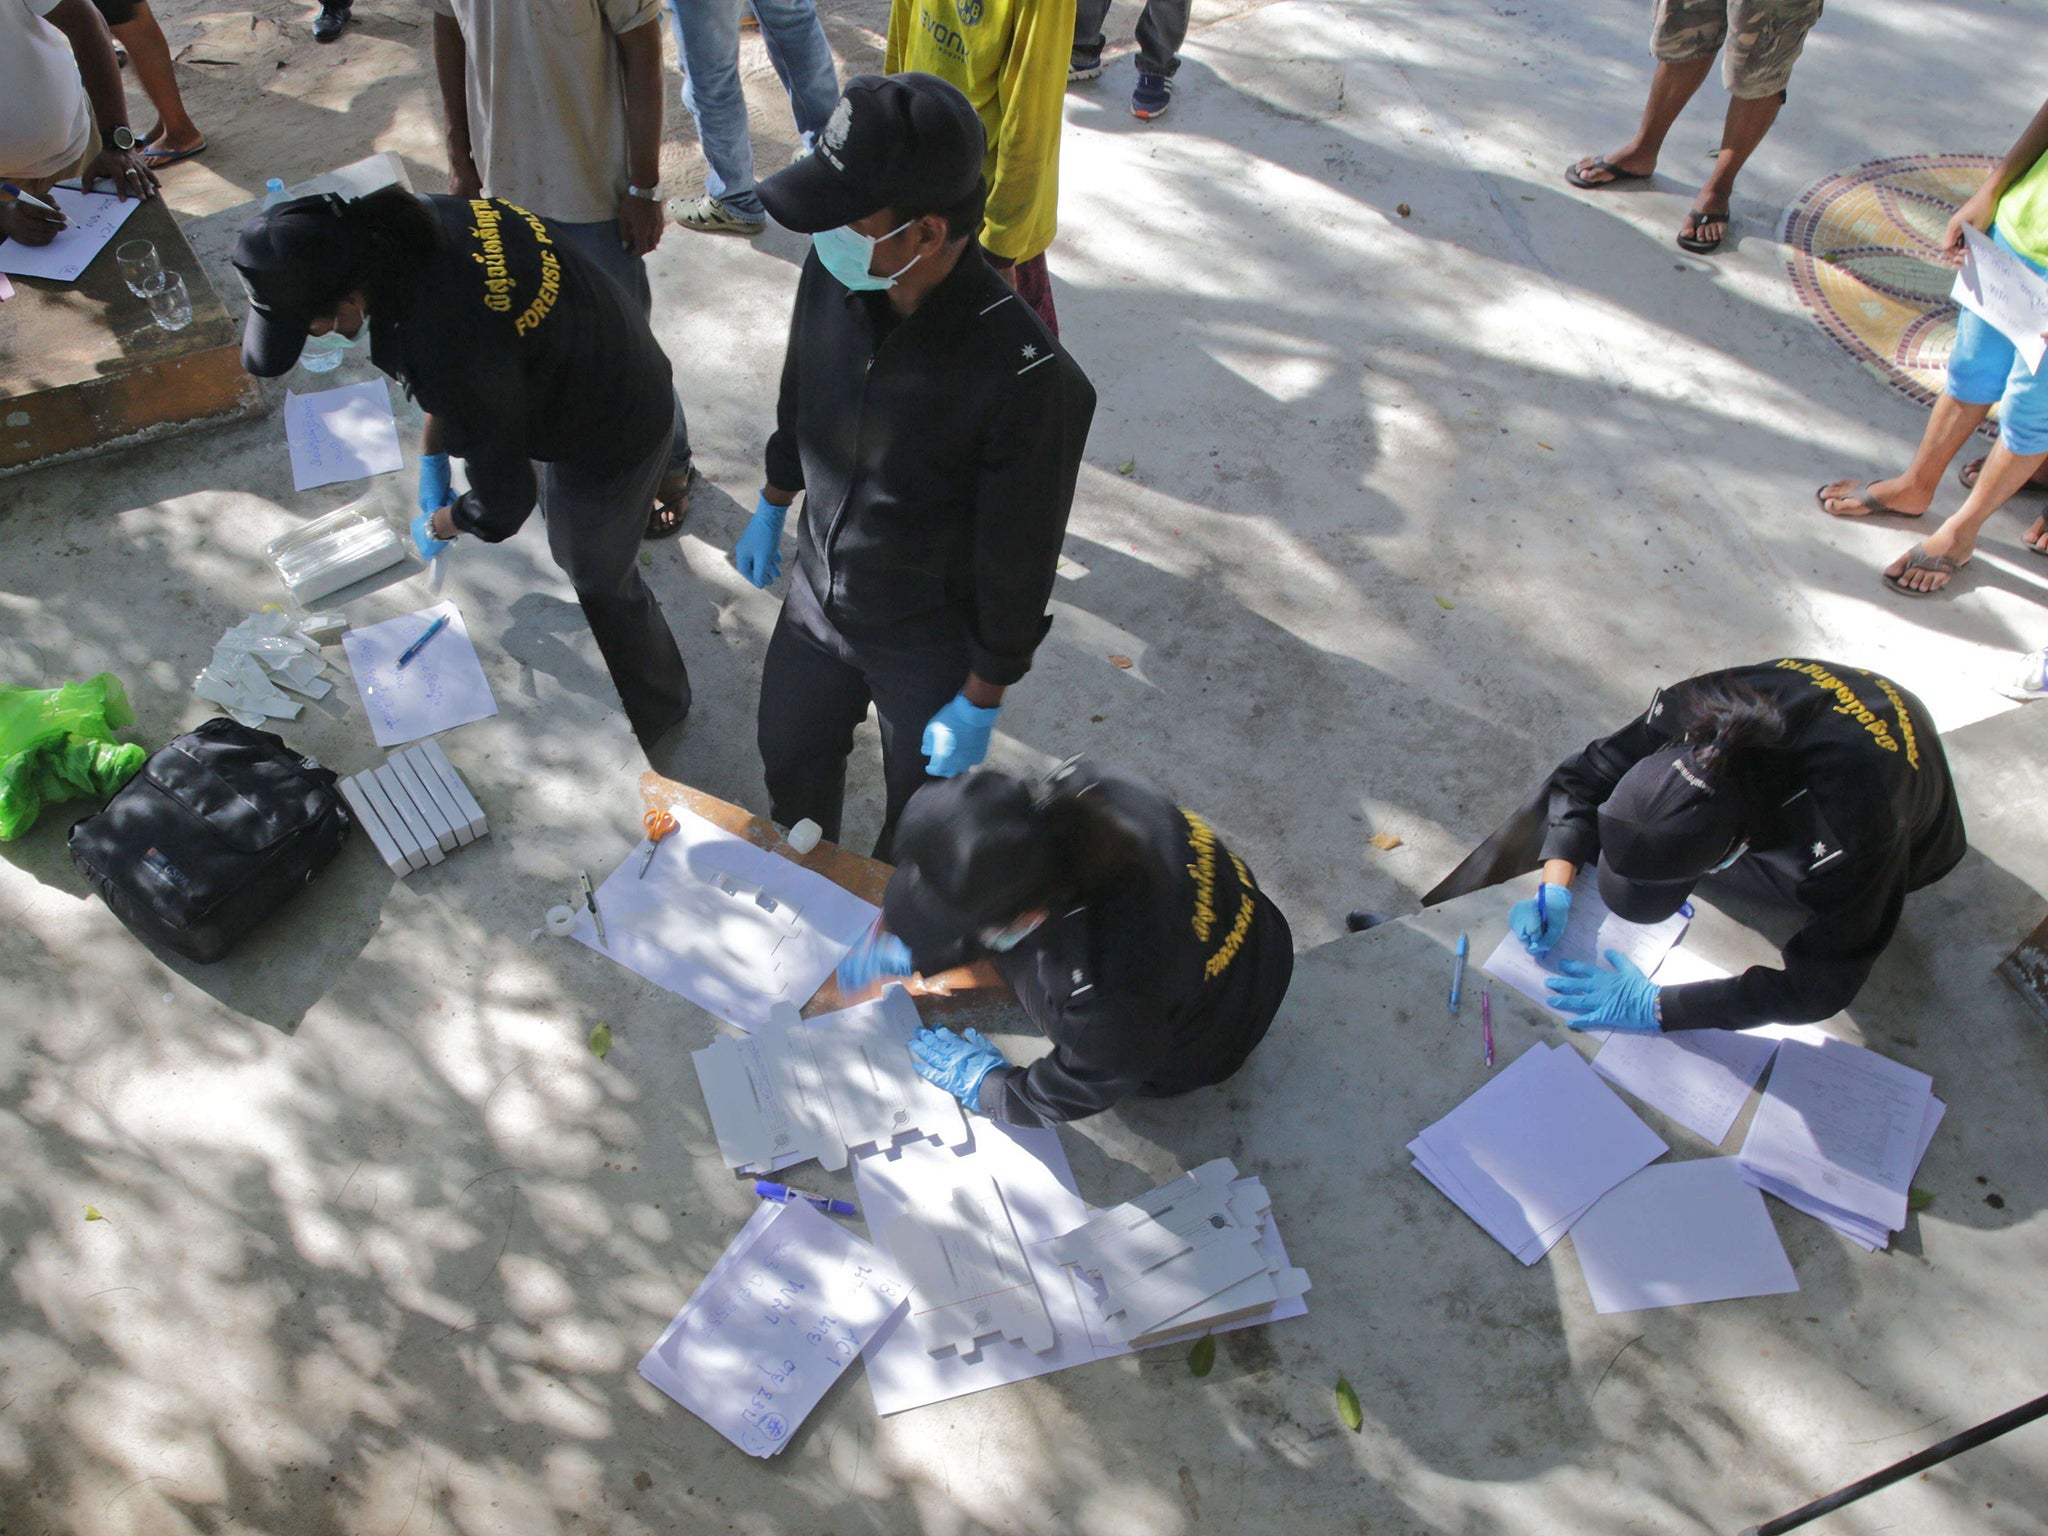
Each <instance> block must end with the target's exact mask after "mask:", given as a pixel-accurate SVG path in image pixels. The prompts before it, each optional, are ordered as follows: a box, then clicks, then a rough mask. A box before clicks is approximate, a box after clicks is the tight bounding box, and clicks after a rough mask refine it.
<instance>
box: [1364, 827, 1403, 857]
mask: <svg viewBox="0 0 2048 1536" xmlns="http://www.w3.org/2000/svg"><path fill="white" fill-rule="evenodd" d="M1366 841H1367V842H1369V843H1371V844H1372V845H1373V847H1375V848H1377V849H1379V850H1380V852H1382V853H1387V852H1391V851H1392V850H1393V849H1396V848H1398V847H1400V846H1401V839H1399V838H1398V837H1396V836H1394V834H1393V833H1391V832H1375V833H1373V835H1372V836H1371V837H1369V838H1367V839H1366Z"/></svg>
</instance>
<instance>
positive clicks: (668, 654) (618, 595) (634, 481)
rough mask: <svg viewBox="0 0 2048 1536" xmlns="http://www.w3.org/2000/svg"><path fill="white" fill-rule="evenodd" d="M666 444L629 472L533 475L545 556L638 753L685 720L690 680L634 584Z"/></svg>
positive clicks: (648, 598) (645, 591) (558, 470)
mask: <svg viewBox="0 0 2048 1536" xmlns="http://www.w3.org/2000/svg"><path fill="white" fill-rule="evenodd" d="M668 453H669V434H668V433H666V432H664V433H663V434H662V436H661V441H660V442H659V443H658V444H657V445H655V447H654V448H653V449H652V450H650V451H649V452H648V453H647V454H646V456H645V457H643V458H642V459H641V460H640V461H639V462H638V463H636V464H629V465H627V466H625V467H624V468H623V469H609V468H608V469H602V470H599V469H591V468H588V467H586V466H583V465H579V464H573V463H557V464H544V465H542V466H540V469H541V475H540V510H541V516H542V517H543V518H544V519H546V521H547V528H548V550H549V552H550V553H551V554H553V555H554V557H555V564H557V565H559V566H560V567H561V568H562V571H563V573H564V574H565V575H567V576H568V578H569V585H570V586H572V587H574V588H575V589H576V601H577V602H579V603H581V604H582V605H583V616H584V618H586V619H588V620H589V621H590V633H591V634H592V636H594V637H595V638H596V640H597V649H598V652H599V654H600V655H602V656H603V657H604V664H605V668H606V670H608V671H609V672H610V673H611V675H612V685H613V686H614V687H616V688H617V689H618V690H619V702H620V703H622V704H624V705H625V707H626V719H627V721H628V722H629V723H630V724H631V725H632V727H633V734H634V735H635V736H637V737H638V738H639V739H640V745H641V746H643V747H649V746H652V745H653V744H654V740H655V738H656V737H657V736H659V735H661V734H662V732H664V731H666V730H668V729H669V728H670V727H671V726H673V725H676V724H678V723H680V722H681V720H682V718H683V716H685V715H687V714H688V713H689V712H690V673H689V670H688V669H687V668H686V667H685V666H684V665H683V653H682V652H681V651H680V650H679V649H677V647H676V637H675V633H674V632H673V631H672V630H670V628H669V627H668V620H667V619H665V618H664V617H662V612H661V605H660V604H659V603H657V602H656V601H655V600H654V593H653V591H652V590H651V589H650V588H649V587H648V585H647V583H646V582H645V581H644V580H642V579H641V576H640V540H641V538H642V536H643V535H644V534H645V533H646V531H647V509H648V508H649V507H651V506H653V505H654V490H655V487H656V486H658V485H659V484H660V483H661V477H662V476H663V475H664V474H665V473H666V472H667V470H668Z"/></svg>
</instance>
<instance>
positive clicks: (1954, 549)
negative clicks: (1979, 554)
mask: <svg viewBox="0 0 2048 1536" xmlns="http://www.w3.org/2000/svg"><path fill="white" fill-rule="evenodd" d="M1937 544H1938V545H1940V546H1942V547H1941V548H1939V549H1937V548H1935V547H1934V546H1936V545H1937ZM1975 551H1976V545H1975V543H1974V542H1965V541H1964V540H1962V539H1957V538H1952V537H1950V536H1948V535H1946V534H1944V533H1943V532H1942V531H1941V530H1939V529H1937V530H1936V531H1935V532H1934V533H1933V534H1932V535H1930V536H1929V537H1928V538H1927V539H1926V541H1925V542H1923V543H1920V544H1916V545H1914V546H1913V547H1912V548H1911V549H1909V550H1907V551H1906V552H1905V553H1904V554H1903V555H1901V556H1899V558H1898V559H1896V560H1894V561H1893V562H1892V563H1891V564H1890V565H1888V566H1886V567H1885V568H1884V584H1885V585H1886V586H1888V587H1890V588H1891V589H1892V590H1893V591H1894V592H1897V593H1899V594H1900V595H1901V596H1903V597H1932V596H1934V594H1935V593H1937V592H1940V591H1944V590H1946V589H1947V587H1948V584H1949V583H1950V582H1951V581H1953V580H1955V575H1956V572H1957V571H1959V570H1961V569H1962V568H1963V567H1964V566H1966V565H1968V564H1969V563H1970V556H1971V555H1972V554H1973V553H1975Z"/></svg>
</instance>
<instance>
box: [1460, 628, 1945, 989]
mask: <svg viewBox="0 0 2048 1536" xmlns="http://www.w3.org/2000/svg"><path fill="white" fill-rule="evenodd" d="M1703 682H1708V683H1732V684H1736V685H1739V686H1742V687H1746V688H1753V689H1755V690H1756V691H1757V692H1759V693H1761V694H1763V695H1764V696H1765V697H1766V698H1769V699H1771V700H1772V701H1773V702H1775V703H1776V704H1777V705H1778V707H1779V708H1780V709H1782V710H1783V711H1784V713H1785V719H1786V724H1787V726H1788V729H1787V731H1786V735H1785V740H1784V742H1783V743H1782V744H1781V745H1780V746H1779V747H1777V748H1775V749H1774V750H1772V751H1770V752H1769V753H1767V754H1765V755H1764V767H1763V770H1762V772H1761V774H1760V775H1759V778H1758V781H1757V784H1756V785H1755V788H1754V796H1753V798H1754V800H1755V802H1756V804H1757V806H1758V814H1759V816H1760V818H1761V819H1760V821H1759V822H1758V823H1757V824H1756V825H1755V826H1754V827H1753V828H1752V830H1751V832H1750V834H1749V836H1750V847H1749V851H1748V852H1747V853H1745V854H1744V855H1743V856H1742V858H1741V859H1740V860H1738V861H1737V868H1736V871H1731V873H1736V872H1742V873H1747V874H1749V875H1751V876H1752V877H1755V878H1753V879H1752V880H1751V881H1750V882H1748V883H1750V884H1751V885H1752V887H1754V886H1755V885H1756V884H1759V883H1760V884H1762V885H1764V886H1766V887H1768V888H1769V889H1771V890H1774V891H1776V892H1780V893H1783V895H1784V896H1786V897H1787V898H1788V899H1789V900H1790V901H1791V902H1793V903H1794V904H1795V905H1796V906H1797V907H1799V908H1802V909H1804V911H1805V912H1806V913H1807V914H1809V920H1808V922H1807V923H1806V925H1805V926H1804V927H1803V928H1801V929H1800V930H1799V932H1798V933H1796V934H1794V935H1793V936H1792V939H1791V941H1790V942H1789V943H1788V944H1786V946H1785V949H1784V969H1783V970H1774V969H1772V968H1771V967H1769V966H1763V965H1755V966H1751V967H1750V968H1749V969H1748V970H1746V971H1744V972H1743V973H1742V974H1741V975H1740V976H1732V977H1730V978H1728V979H1727V980H1725V981H1700V982H1690V983H1687V984H1685V985H1682V986H1671V987H1666V988H1665V989H1664V992H1663V998H1662V1003H1663V1012H1664V1027H1665V1028H1666V1029H1747V1028H1749V1027H1750V1026H1752V1025H1756V1024H1764V1023H1772V1022H1776V1023H1783V1024H1804V1023H1811V1022H1812V1021H1814V1020H1816V1019H1824V1018H1826V1017H1828V1015H1830V1014H1832V1013H1836V1012H1839V1011H1840V1010H1841V1009H1843V1008H1846V1007H1847V1006H1848V1005H1849V1004H1850V1003H1851V1002H1852V1001H1853V1000H1854V999H1855V997H1856V994H1857V992H1858V991H1859V990H1861V988H1862V986H1863V982H1864V980H1865V978H1866V977H1868V976H1869V974H1870V968H1871V967H1872V966H1873V965H1875V964H1876V963H1877V957H1878V956H1879V955H1881V954H1883V953H1884V948H1885V946H1886V945H1887V944H1889V943H1890V942H1891V937H1892V933H1893V932H1894V930H1896V929H1897V927H1898V925H1899V913H1900V911H1901V909H1902V908H1903V907H1904V905H1905V900H1906V893H1907V892H1908V891H1915V890H1918V889H1920V887H1922V886H1924V885H1932V884H1933V883H1934V882H1935V881H1936V880H1939V879H1940V878H1941V877H1942V876H1943V875H1945V874H1947V873H1948V872H1949V871H1950V870H1952V869H1954V868H1955V867H1956V864H1957V862H1958V861H1959V860H1960V859H1961V858H1962V856H1963V852H1964V849H1965V847H1966V846H1967V845H1966V843H1965V839H1964V834H1963V813H1962V807H1961V805H1960V804H1958V802H1957V800H1956V790H1955V781H1954V780H1953V779H1952V778H1951V777H1950V775H1949V768H1948V758H1947V757H1946V756H1945V755H1944V754H1943V752H1942V750H1941V738H1940V737H1939V736H1937V735H1936V734H1935V730H1934V725H1933V723H1932V721H1930V720H1929V718H1928V715H1927V706H1926V705H1924V704H1922V703H1921V702H1920V701H1919V700H1918V699H1916V698H1915V697H1913V695H1912V694H1910V693H1908V692H1906V690H1905V689H1903V688H1901V687H1899V686H1898V685H1897V684H1895V683H1893V682H1892V681H1890V679H1888V678H1883V677H1879V676H1878V675H1877V674H1876V673H1874V672H1867V671H1864V670H1863V669H1861V668H1856V667H1838V666H1835V665H1833V664H1831V663H1828V662H1823V661H1808V660H1804V659H1802V658H1799V657H1786V658H1784V659H1783V660H1779V661H1767V662H1761V663H1758V664H1757V665H1755V666H1747V667H1733V668H1730V669H1729V670H1727V671H1725V672H1710V673H1707V674H1706V675H1705V676H1703V677H1697V678H1688V679H1686V680H1685V681H1684V682H1680V683H1673V684H1672V685H1671V686H1670V687H1668V688H1664V689H1660V690H1659V691H1658V693H1657V695H1656V697H1654V698H1653V699H1651V700H1650V707H1649V708H1648V709H1647V710H1645V711H1644V712H1643V714H1642V715H1641V716H1640V717H1638V718H1637V719H1636V720H1634V721H1633V722H1632V723H1630V724H1629V725H1627V726H1625V727H1623V728H1622V729H1621V730H1619V731H1617V732H1615V733H1614V734H1613V735H1612V736H1608V737H1604V738H1602V739H1601V740H1599V741H1595V742H1592V743H1590V744H1589V745H1588V746H1587V747H1586V748H1585V750H1584V751H1582V752H1579V753H1577V754H1576V755H1575V756H1573V757H1571V758H1568V759H1567V760H1566V761H1565V762H1563V763H1561V764H1559V765H1558V768H1557V770H1556V771H1555V772H1554V773H1552V774H1551V776H1550V780H1549V782H1548V783H1547V784H1546V785H1545V786H1544V787H1543V789H1542V790H1541V791H1539V793H1538V796H1537V797H1536V800H1535V801H1532V804H1531V805H1530V806H1528V807H1525V808H1524V813H1525V814H1524V816H1523V817H1521V818H1518V819H1517V822H1515V823H1511V827H1512V826H1515V825H1522V826H1523V831H1522V833H1521V834H1520V835H1519V836H1515V837H1509V838H1508V839H1507V840H1506V841H1507V842H1519V843H1520V844H1522V845H1523V846H1524V847H1526V848H1527V849H1528V854H1527V856H1526V858H1524V857H1523V856H1521V854H1520V851H1519V850H1514V851H1511V850H1510V849H1509V848H1508V847H1507V846H1506V845H1505V843H1502V842H1501V841H1500V839H1501V834H1496V839H1494V840H1489V843H1488V845H1487V846H1486V847H1483V848H1482V849H1481V850H1480V851H1479V853H1478V854H1475V855H1474V857H1473V859H1470V860H1467V861H1466V864H1465V865H1461V866H1460V869H1459V873H1458V874H1457V875H1454V876H1453V877H1452V878H1451V879H1450V880H1446V881H1445V883H1444V885H1442V886H1440V887H1438V889H1437V890H1435V891H1432V892H1431V893H1430V894H1429V896H1428V897H1425V898H1424V900H1425V902H1429V901H1435V900H1440V899H1442V898H1443V897H1444V896H1447V895H1456V894H1459V893H1460V891H1459V889H1454V888H1453V887H1454V886H1460V885H1461V886H1462V888H1463V889H1476V888H1477V885H1478V884H1491V883H1493V881H1496V880H1502V879H1506V878H1508V877H1509V876H1510V875H1512V874H1518V873H1522V872H1523V871H1526V870H1528V869H1532V868H1534V867H1535V866H1536V865H1537V864H1538V863H1540V862H1541V861H1543V860H1546V859H1567V860H1569V861H1571V862H1572V863H1573V864H1576V865H1579V866H1580V867H1581V868H1585V867H1588V866H1590V865H1592V864H1593V863H1594V862H1595V861H1596V860H1597V859H1598V858H1599V856H1600V825H1599V810H1600V806H1601V804H1602V802H1604V801H1605V800H1606V799H1607V796H1608V795H1609V794H1610V793H1611V792H1612V791H1613V789H1614V786H1615V785H1616V784H1617V783H1619V782H1620V781H1621V776H1622V775H1623V774H1625V773H1627V772H1628V770H1629V769H1630V768H1632V767H1634V766H1635V765H1636V764H1637V763H1639V762H1641V761H1642V760H1643V759H1644V758H1645V757H1648V756H1649V755H1650V754H1651V753H1652V752H1655V751H1657V750H1658V749H1659V748H1661V747H1664V746H1666V745H1668V744H1669V743H1670V742H1671V741H1672V740H1673V739H1674V738H1675V737H1676V736H1677V735H1678V728H1677V726H1676V724H1675V721H1676V719H1677V718H1678V717H1679V716H1680V715H1681V714H1682V713H1683V711H1682V710H1681V709H1679V708H1677V707H1675V706H1676V705H1677V704H1678V702H1679V701H1680V700H1681V699H1682V697H1683V695H1684V693H1685V690H1686V689H1688V688H1690V687H1692V686H1693V685H1694V684H1696V683H1703ZM1539 805H1540V820H1539V819H1537V818H1536V817H1532V816H1529V815H1528V814H1527V813H1528V812H1530V811H1534V810H1537V809H1538V807H1539ZM1507 831H1508V829H1503V832H1504V833H1505V832H1507ZM1539 836H1540V842H1539V841H1537V839H1538V837H1539ZM1489 854H1490V855H1491V862H1490V863H1486V857H1485V856H1488V855H1489ZM1482 863H1486V873H1488V874H1491V876H1492V879H1491V880H1488V879H1485V878H1484V877H1483V876H1482V875H1480V874H1479V873H1478V869H1479V866H1480V865H1481V864H1482ZM1513 864H1519V868H1511V867H1509V866H1510V865H1513ZM1744 866H1747V869H1746V870H1745V868H1744ZM1468 869H1470V870H1471V871H1472V877H1471V878H1467V879H1465V880H1463V881H1461V880H1460V876H1463V875H1465V874H1466V872H1467V870H1468ZM1475 880H1476V883H1474V881H1475Z"/></svg>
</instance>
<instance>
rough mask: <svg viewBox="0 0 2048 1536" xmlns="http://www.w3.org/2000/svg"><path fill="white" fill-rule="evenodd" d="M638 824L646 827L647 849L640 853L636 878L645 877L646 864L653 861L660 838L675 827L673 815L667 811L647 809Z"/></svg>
mask: <svg viewBox="0 0 2048 1536" xmlns="http://www.w3.org/2000/svg"><path fill="white" fill-rule="evenodd" d="M640 824H641V825H642V826H644V827H646V828H647V851H646V852H645V853H643V854H642V855H640V873H639V876H638V877H637V878H639V879H642V880H645V879H646V878H647V866H648V865H650V864H652V863H653V862H654V850H655V849H657V848H659V847H660V846H661V840H662V839H663V838H664V837H667V836H668V835H669V833H671V832H673V831H675V829H676V819H675V817H673V816H671V815H669V813H668V812H667V811H649V812H648V813H647V814H646V815H645V816H642V817H641V818H640Z"/></svg>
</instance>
